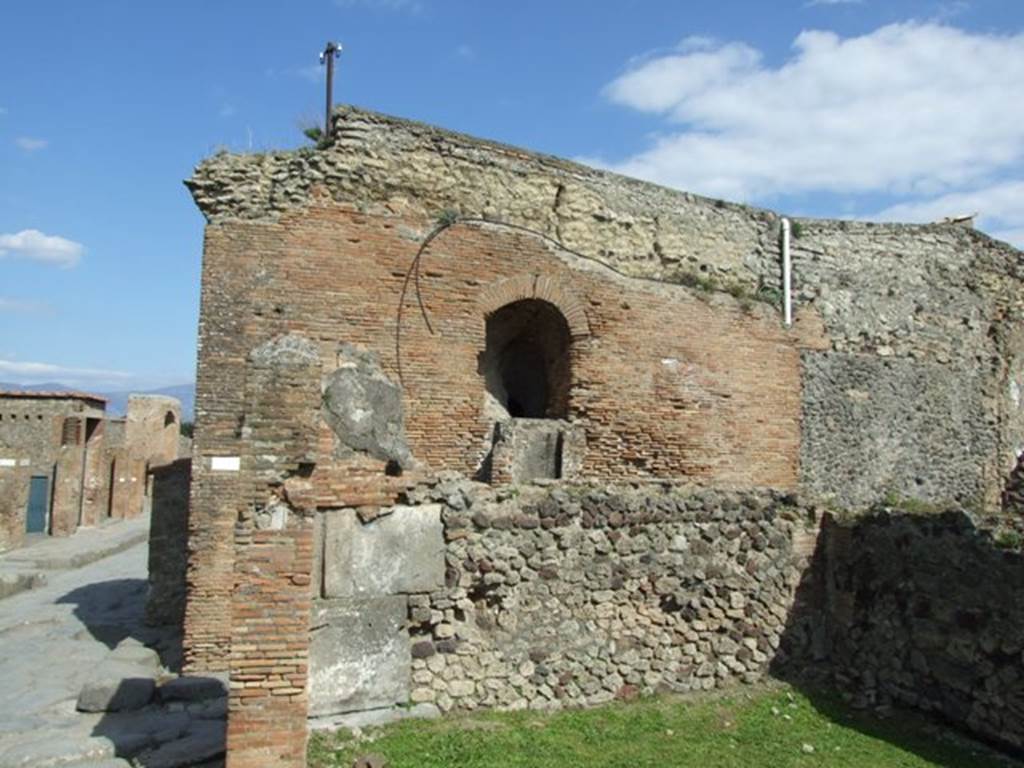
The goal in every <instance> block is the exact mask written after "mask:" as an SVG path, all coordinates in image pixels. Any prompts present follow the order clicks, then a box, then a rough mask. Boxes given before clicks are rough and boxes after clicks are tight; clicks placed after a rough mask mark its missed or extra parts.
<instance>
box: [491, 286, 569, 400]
mask: <svg viewBox="0 0 1024 768" xmlns="http://www.w3.org/2000/svg"><path fill="white" fill-rule="evenodd" d="M485 338H486V341H485V348H484V354H483V357H482V360H481V362H482V365H481V368H482V373H483V375H484V381H485V386H486V387H487V391H488V393H489V394H490V395H491V396H492V397H493V398H494V400H495V401H496V402H497V403H498V404H499V405H500V406H501V407H502V408H503V409H504V410H505V411H506V412H507V413H508V415H509V416H511V417H513V418H531V419H564V418H566V417H567V416H568V411H569V388H570V385H571V381H572V372H571V370H570V362H569V345H570V344H571V342H572V336H571V331H570V328H569V324H568V322H567V321H566V318H565V316H564V315H563V314H562V313H561V311H559V309H558V307H556V306H555V305H554V304H552V303H551V302H548V301H544V300H542V299H520V300H518V301H513V302H511V303H510V304H506V305H505V306H503V307H501V308H500V309H498V310H496V311H494V312H492V313H490V314H489V315H488V316H487V327H486V337H485Z"/></svg>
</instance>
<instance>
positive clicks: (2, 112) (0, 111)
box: [0, 107, 7, 117]
mask: <svg viewBox="0 0 1024 768" xmlns="http://www.w3.org/2000/svg"><path fill="white" fill-rule="evenodd" d="M6 114H7V108H6V107H0V117H2V116H3V115H6Z"/></svg>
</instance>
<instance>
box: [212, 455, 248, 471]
mask: <svg viewBox="0 0 1024 768" xmlns="http://www.w3.org/2000/svg"><path fill="white" fill-rule="evenodd" d="M241 468H242V459H241V457H239V456H211V457H210V469H212V470H213V471H214V472H238V471H239V470H240V469H241Z"/></svg>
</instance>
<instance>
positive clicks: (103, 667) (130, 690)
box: [76, 659, 156, 712]
mask: <svg viewBox="0 0 1024 768" xmlns="http://www.w3.org/2000/svg"><path fill="white" fill-rule="evenodd" d="M152 674H153V673H152V671H151V669H150V668H148V667H140V666H138V665H135V664H129V663H127V662H123V661H117V660H114V659H107V660H106V661H104V662H103V663H101V664H100V665H99V666H97V667H96V669H95V671H94V672H93V674H92V676H91V677H90V678H89V680H88V681H87V682H86V683H85V685H83V686H82V692H81V693H80V694H79V695H78V702H77V705H76V706H77V709H78V711H79V712H120V711H124V710H132V709H141V708H142V707H144V706H146V705H147V704H148V703H149V701H150V699H152V698H153V693H154V692H155V691H156V682H155V681H154V680H153V677H152Z"/></svg>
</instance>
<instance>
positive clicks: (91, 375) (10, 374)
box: [0, 360, 133, 389]
mask: <svg viewBox="0 0 1024 768" xmlns="http://www.w3.org/2000/svg"><path fill="white" fill-rule="evenodd" d="M132 379H133V376H132V374H130V373H125V372H124V371H110V370H104V369H102V368H72V367H68V366H63V365H54V364H53V363H37V362H28V361H25V362H22V361H19V360H0V380H6V381H10V382H12V383H14V384H38V383H43V382H47V381H59V382H60V383H61V384H64V385H65V386H70V387H83V388H88V387H100V388H104V389H105V388H108V387H109V388H116V387H118V386H124V385H125V384H126V383H128V382H130V381H131V380H132Z"/></svg>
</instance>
